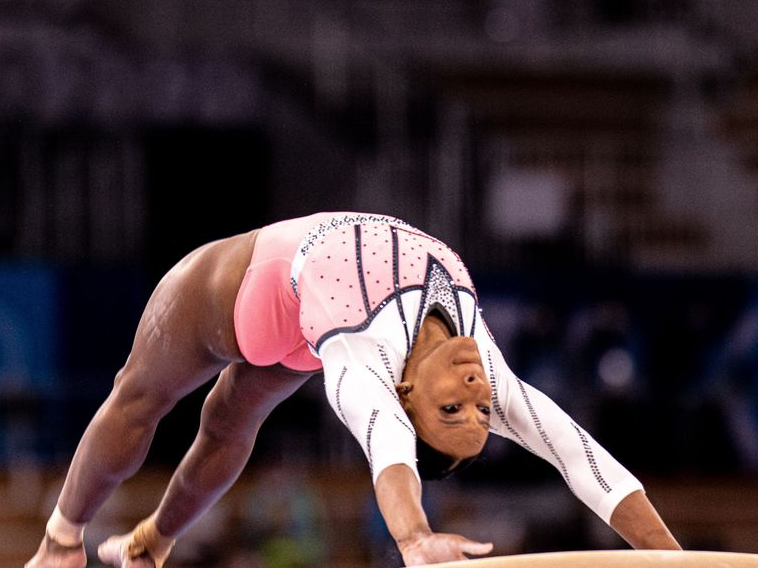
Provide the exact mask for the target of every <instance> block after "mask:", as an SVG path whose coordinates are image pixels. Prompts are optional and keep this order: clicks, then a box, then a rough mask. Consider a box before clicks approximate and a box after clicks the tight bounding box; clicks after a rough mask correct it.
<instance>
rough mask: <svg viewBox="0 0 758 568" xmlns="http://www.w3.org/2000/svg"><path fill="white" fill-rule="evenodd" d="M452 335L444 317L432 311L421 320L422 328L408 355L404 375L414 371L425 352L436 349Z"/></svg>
mask: <svg viewBox="0 0 758 568" xmlns="http://www.w3.org/2000/svg"><path fill="white" fill-rule="evenodd" d="M451 337H452V334H451V333H450V330H449V329H448V327H447V324H446V323H445V322H444V321H442V319H441V318H440V317H439V316H437V315H435V314H434V313H431V314H429V315H427V316H426V317H425V318H424V321H423V322H421V328H420V329H419V331H418V336H417V337H416V342H415V343H414V344H413V347H411V352H410V354H409V355H408V362H407V363H406V365H405V370H404V371H403V376H406V373H411V376H412V373H413V369H414V367H415V365H416V361H418V360H419V359H422V358H423V357H424V355H425V354H427V353H428V352H429V351H431V350H432V349H434V348H435V347H436V346H437V345H439V344H440V343H442V342H443V341H446V340H448V339H450V338H451Z"/></svg>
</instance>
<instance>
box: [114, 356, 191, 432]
mask: <svg viewBox="0 0 758 568" xmlns="http://www.w3.org/2000/svg"><path fill="white" fill-rule="evenodd" d="M177 401H178V397H177V395H176V394H175V393H173V392H172V391H171V390H170V389H164V388H160V386H159V382H158V381H151V380H140V378H139V377H137V376H136V375H135V373H134V371H131V370H129V369H127V368H126V367H124V368H122V369H121V370H120V371H119V372H118V373H117V374H116V379H115V380H114V382H113V390H112V391H111V394H110V396H109V397H108V400H107V401H106V403H105V406H106V409H107V410H113V411H117V412H119V413H120V414H121V415H122V416H123V417H124V419H126V420H127V421H129V422H134V423H138V424H144V425H148V424H152V425H155V424H157V423H158V422H159V421H160V419H161V418H163V417H164V416H165V415H166V414H167V413H168V412H169V411H170V410H171V409H172V408H173V407H174V405H175V404H176V403H177Z"/></svg>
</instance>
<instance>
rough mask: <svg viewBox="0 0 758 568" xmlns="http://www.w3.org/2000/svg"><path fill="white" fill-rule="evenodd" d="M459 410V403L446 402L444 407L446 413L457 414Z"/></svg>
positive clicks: (443, 410)
mask: <svg viewBox="0 0 758 568" xmlns="http://www.w3.org/2000/svg"><path fill="white" fill-rule="evenodd" d="M458 410H460V405H459V404H446V405H445V406H443V407H442V412H444V413H445V414H455V413H456V412H458Z"/></svg>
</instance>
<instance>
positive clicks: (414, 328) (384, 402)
mask: <svg viewBox="0 0 758 568" xmlns="http://www.w3.org/2000/svg"><path fill="white" fill-rule="evenodd" d="M432 310H435V311H436V312H437V313H441V314H442V315H443V316H444V317H445V319H446V320H447V322H448V325H449V327H450V328H451V330H454V331H455V333H456V334H458V335H461V336H469V337H473V338H474V339H475V340H476V342H477V346H478V348H479V352H480V355H481V357H482V362H483V364H484V367H485V371H486V373H487V376H488V378H489V382H490V387H491V390H492V414H491V419H490V430H491V431H492V432H494V433H496V434H499V435H501V436H504V437H506V438H509V439H512V440H514V441H516V442H517V443H519V444H520V445H521V446H523V447H524V448H526V449H527V450H529V451H531V452H533V453H535V454H537V455H539V456H541V457H542V458H544V459H545V460H547V461H548V462H550V463H551V464H553V466H555V467H556V468H557V469H558V471H559V472H560V473H561V475H562V476H563V478H564V480H565V481H566V483H567V485H568V486H569V488H570V489H571V490H572V491H573V492H574V493H575V494H576V495H577V497H579V498H580V499H581V500H582V501H583V502H584V503H586V504H587V505H588V506H589V507H590V508H591V509H592V510H593V511H595V512H596V513H597V514H598V515H599V516H600V517H601V518H603V519H604V520H605V521H606V522H609V520H610V516H611V514H612V513H613V510H614V509H615V508H616V505H617V504H618V503H619V502H620V501H621V500H622V499H623V498H624V497H626V496H627V495H628V494H629V493H631V492H633V491H635V490H638V489H641V488H642V486H641V484H640V483H639V481H638V480H637V479H636V478H635V477H634V476H632V475H631V474H630V473H629V472H628V471H627V470H626V469H625V468H624V467H623V466H621V464H619V463H618V462H617V461H616V460H615V459H614V458H613V457H612V456H611V455H610V454H609V453H608V452H607V451H606V450H605V449H604V448H603V447H602V446H600V445H599V444H598V443H597V442H596V441H595V440H593V439H592V437H590V435H589V434H588V433H587V432H585V431H584V430H583V429H582V428H581V427H580V426H578V425H577V424H576V423H575V422H574V421H573V420H572V419H571V418H570V417H569V416H568V415H566V414H565V413H564V412H563V411H562V410H561V409H560V408H558V406H557V405H556V404H555V403H554V402H553V401H552V400H550V399H549V398H548V397H546V396H545V395H544V394H542V393H541V392H539V391H537V390H536V389H534V388H533V387H531V386H530V385H528V384H527V383H524V382H523V381H521V380H520V379H518V378H517V377H516V376H515V375H514V374H513V372H512V371H511V370H510V369H509V368H508V366H507V364H506V363H505V360H504V359H503V356H502V354H501V352H500V350H499V349H498V348H497V346H496V345H495V342H494V341H493V340H492V337H491V336H490V334H489V331H488V330H487V327H486V325H485V323H484V321H483V319H482V317H481V314H480V311H479V308H478V304H477V298H476V292H475V290H474V287H473V285H472V283H471V279H470V277H469V275H468V272H467V270H466V268H465V266H464V265H463V263H462V262H461V260H460V258H459V257H458V255H457V254H456V253H455V252H453V251H452V250H451V249H450V248H448V247H447V246H446V245H445V244H444V243H442V242H440V241H438V240H437V239H434V238H433V237H431V236H429V235H427V234H425V233H423V232H421V231H419V230H418V229H415V228H413V227H411V226H410V225H408V224H406V223H404V222H403V221H400V220H398V219H394V218H391V217H384V216H379V215H367V214H360V213H321V214H317V215H312V216H310V217H305V218H300V219H294V220H291V221H283V222H280V223H276V224H274V225H270V226H268V227H265V228H263V229H262V230H261V231H260V233H259V235H258V240H257V241H256V246H255V252H254V254H253V259H252V262H251V265H250V268H249V269H248V272H247V274H246V276H245V280H244V282H243V285H242V287H241V289H240V293H239V296H238V298H237V305H236V309H235V326H236V329H237V338H238V342H239V345H240V348H241V350H242V353H243V355H244V356H245V358H246V359H247V360H248V361H249V362H250V363H252V364H255V365H270V364H273V363H278V362H279V363H282V364H284V365H286V366H288V367H291V368H293V369H299V370H316V369H318V368H320V367H323V371H324V383H325V387H326V394H327V398H328V400H329V403H330V404H331V406H332V408H333V409H334V411H335V412H336V413H337V415H338V417H339V418H340V420H341V421H342V422H343V423H344V424H345V425H346V426H347V427H348V429H349V430H350V431H351V432H352V434H353V435H354V436H355V438H356V439H357V440H358V442H359V443H360V444H361V446H362V448H363V450H364V453H365V454H366V457H367V459H368V462H369V466H370V468H371V471H372V476H373V478H374V480H376V478H377V476H378V475H379V473H381V471H382V470H384V469H385V468H386V467H388V466H390V465H393V464H406V465H408V467H410V468H411V469H412V470H413V471H414V472H417V470H416V456H415V451H416V450H415V448H416V445H415V431H414V429H413V425H412V424H411V422H410V421H409V419H408V417H407V416H406V414H405V412H404V411H403V409H402V406H401V405H400V402H399V399H398V396H397V394H396V391H395V388H394V385H395V384H397V383H398V382H400V380H401V377H402V373H403V369H404V367H405V362H406V360H407V358H408V356H409V354H410V350H411V347H412V346H413V344H414V342H415V340H416V337H417V335H418V332H419V329H420V327H421V323H422V321H423V319H424V317H426V316H427V315H428V314H429V313H430V312H431V311H432Z"/></svg>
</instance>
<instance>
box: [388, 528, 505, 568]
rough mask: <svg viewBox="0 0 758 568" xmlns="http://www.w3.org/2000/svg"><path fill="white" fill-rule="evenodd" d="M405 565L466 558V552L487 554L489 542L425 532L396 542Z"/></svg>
mask: <svg viewBox="0 0 758 568" xmlns="http://www.w3.org/2000/svg"><path fill="white" fill-rule="evenodd" d="M398 548H399V549H400V553H401V554H402V555H403V562H404V563H405V565H406V566H417V565H419V564H434V563H436V562H449V561H453V560H466V558H467V557H466V554H487V553H488V552H491V551H492V543H491V542H486V543H485V542H476V541H473V540H469V539H467V538H466V537H463V536H461V535H458V534H445V533H426V534H420V535H417V536H414V537H411V538H409V539H407V540H405V541H401V542H398Z"/></svg>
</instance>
